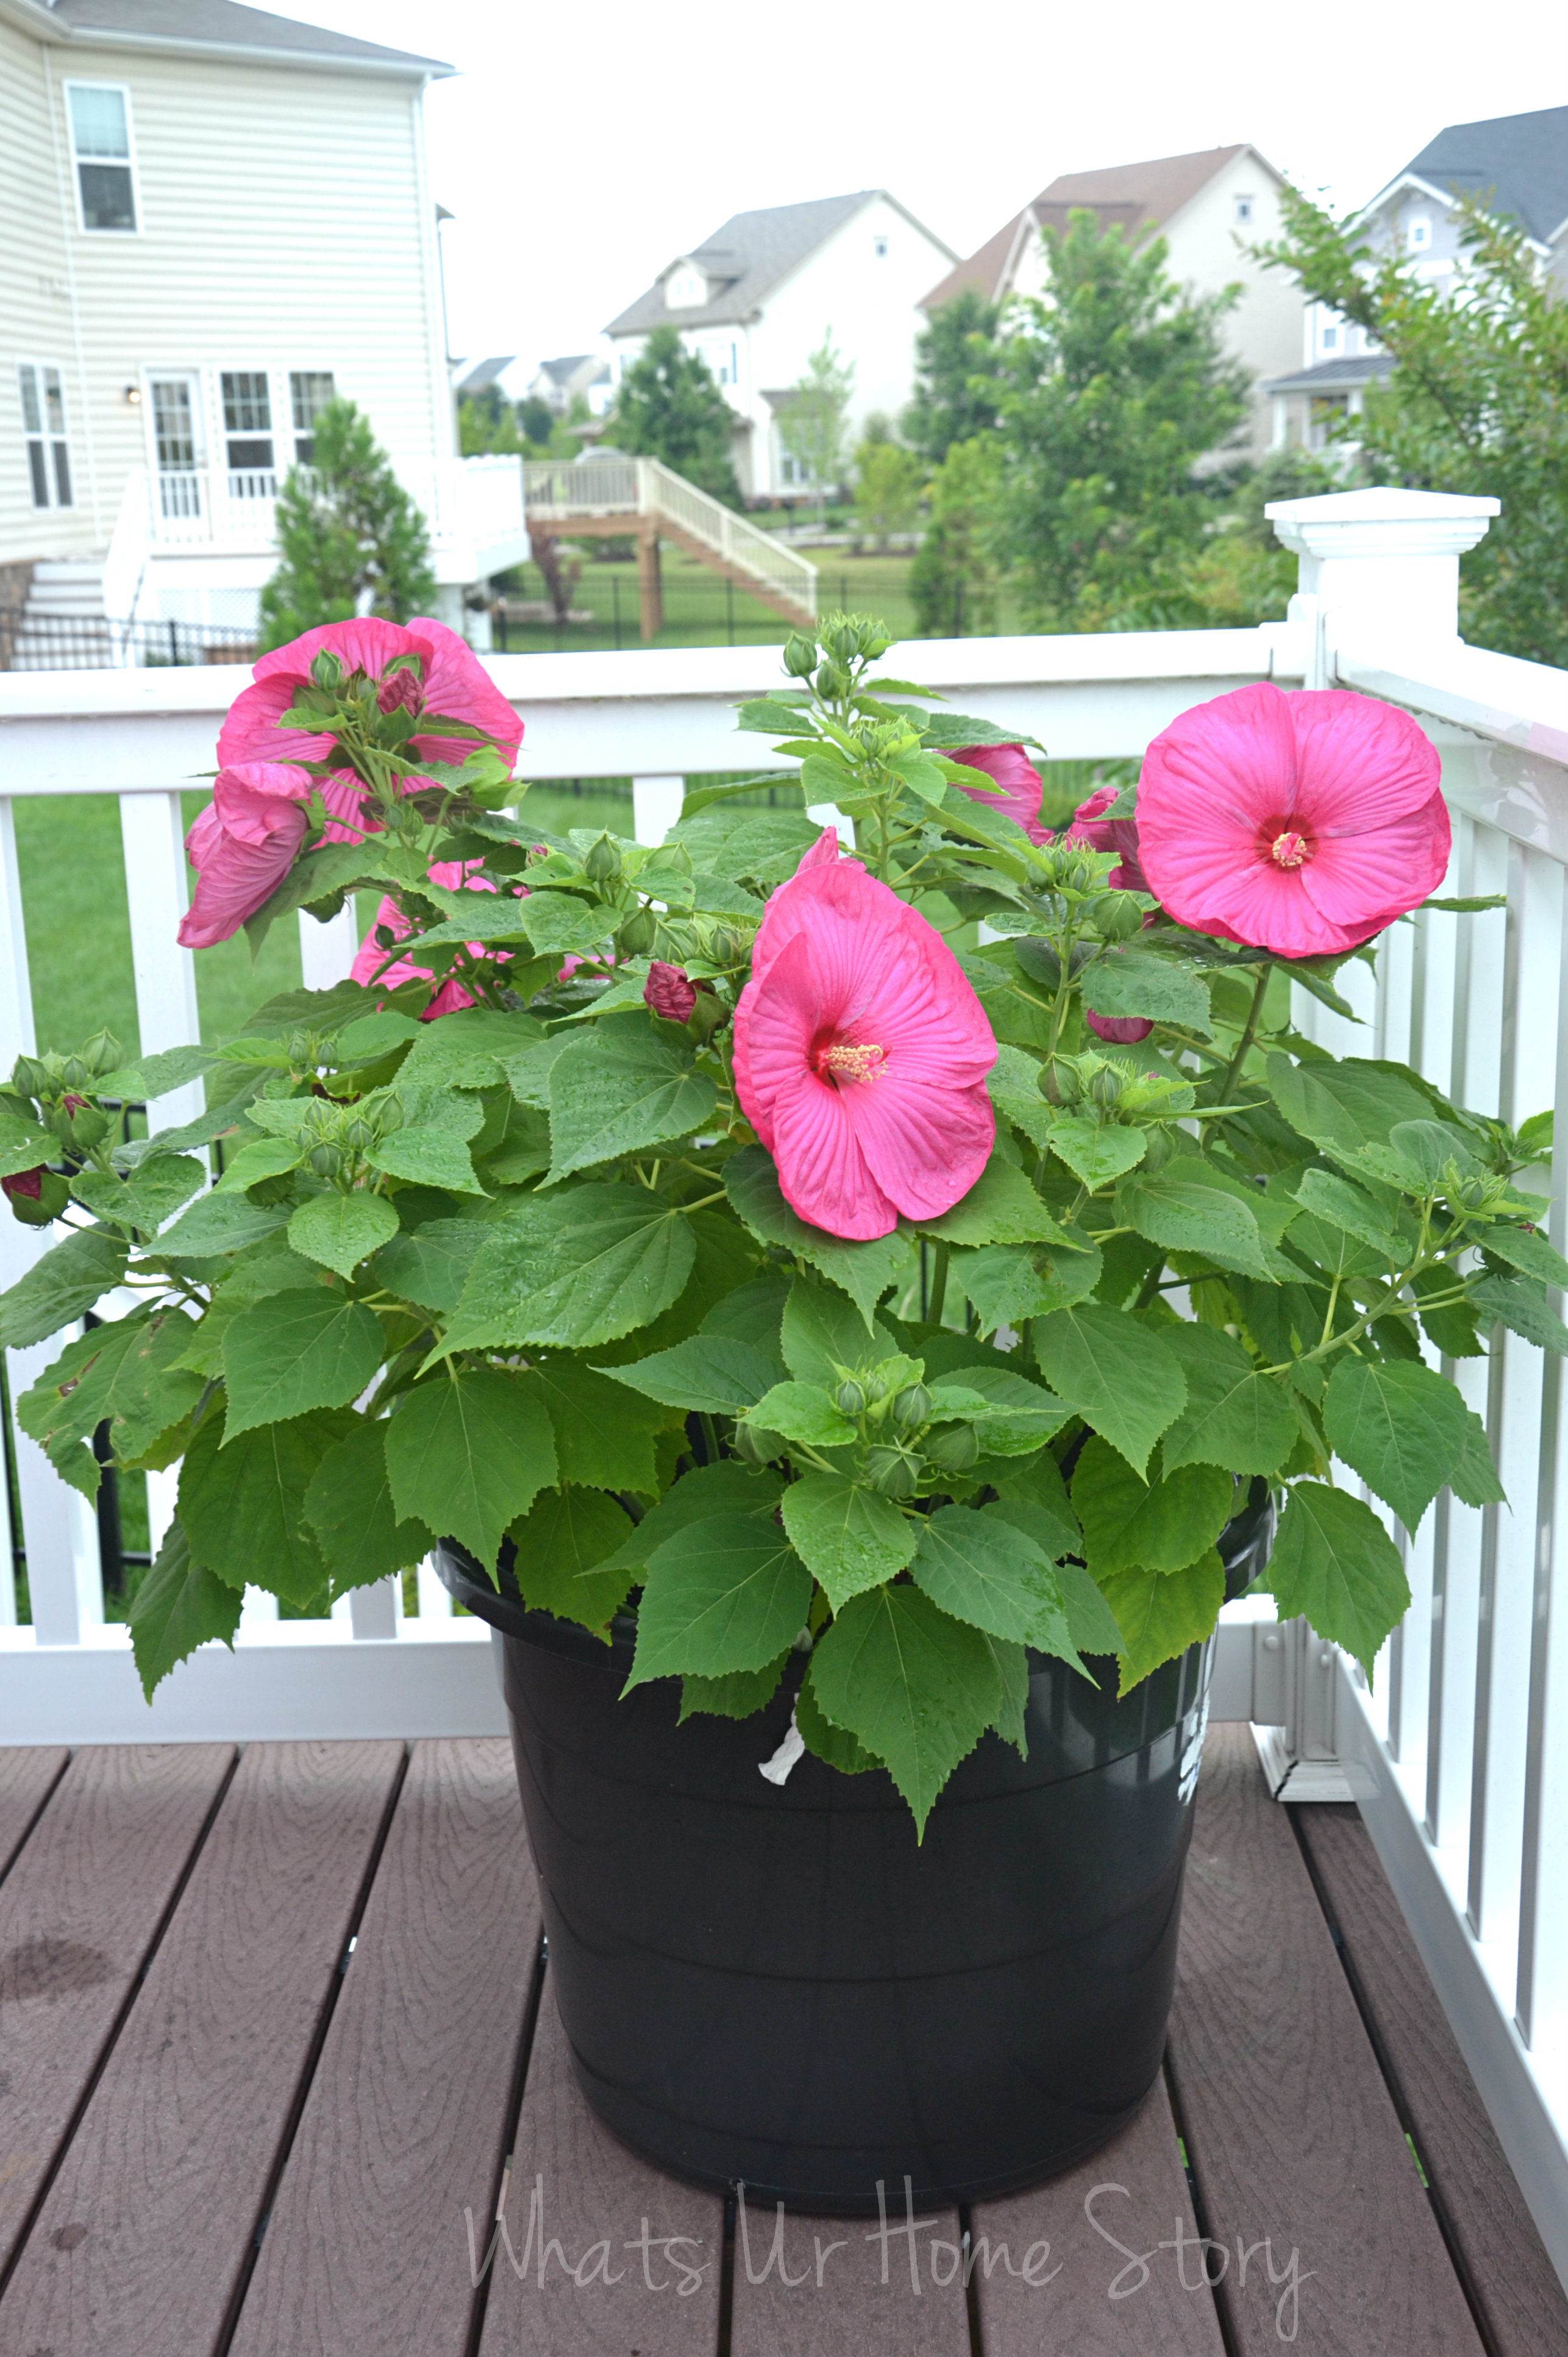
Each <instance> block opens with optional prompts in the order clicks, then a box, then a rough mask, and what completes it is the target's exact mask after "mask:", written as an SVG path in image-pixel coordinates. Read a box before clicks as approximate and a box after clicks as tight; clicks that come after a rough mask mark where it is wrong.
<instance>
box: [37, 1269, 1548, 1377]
mask: <svg viewBox="0 0 1568 2357" xmlns="http://www.w3.org/2000/svg"><path fill="white" fill-rule="evenodd" d="M59 1249H63V1247H59ZM24 1282H26V1280H25V1279H24ZM18 1289H19V1288H18ZM6 1298H7V1299H8V1298H9V1296H7V1297H6ZM1470 1299H1471V1302H1472V1303H1473V1305H1474V1307H1475V1308H1477V1310H1478V1311H1479V1312H1480V1314H1481V1316H1482V1317H1483V1318H1488V1319H1489V1318H1501V1320H1502V1322H1503V1324H1504V1325H1505V1326H1507V1327H1508V1328H1509V1329H1510V1330H1511V1331H1512V1332H1513V1333H1515V1334H1519V1335H1520V1336H1522V1337H1523V1339H1524V1340H1525V1341H1527V1342H1534V1343H1536V1344H1537V1345H1538V1346H1539V1347H1540V1348H1541V1350H1543V1351H1557V1352H1558V1353H1559V1355H1560V1356H1561V1355H1563V1354H1564V1353H1568V1326H1564V1324H1563V1320H1562V1318H1559V1317H1558V1315H1557V1313H1556V1311H1555V1310H1554V1309H1553V1308H1552V1304H1551V1302H1550V1301H1549V1300H1548V1299H1547V1297H1546V1287H1545V1286H1544V1285H1542V1284H1541V1282H1540V1280H1539V1279H1538V1278H1536V1277H1533V1276H1482V1277H1477V1279H1476V1280H1475V1281H1474V1283H1473V1284H1472V1285H1471V1286H1470ZM0 1314H3V1305H0ZM3 1339H4V1340H7V1341H8V1340H10V1337H9V1335H5V1336H4V1337H3Z"/></svg>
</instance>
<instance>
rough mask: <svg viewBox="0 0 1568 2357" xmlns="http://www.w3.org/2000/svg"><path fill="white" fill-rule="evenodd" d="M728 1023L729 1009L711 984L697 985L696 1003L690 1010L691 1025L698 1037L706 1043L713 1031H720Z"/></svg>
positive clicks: (701, 983)
mask: <svg viewBox="0 0 1568 2357" xmlns="http://www.w3.org/2000/svg"><path fill="white" fill-rule="evenodd" d="M728 1021H729V1008H728V1007H727V1006H725V1002H724V1000H723V999H722V998H721V997H720V996H719V995H718V993H717V991H716V990H715V989H714V986H713V984H712V983H711V982H700V983H699V984H698V985H697V1003H696V1005H695V1006H693V1009H692V1015H691V1023H692V1028H693V1030H694V1031H695V1032H696V1033H697V1035H698V1037H699V1038H700V1039H703V1040H704V1041H706V1040H709V1039H712V1038H713V1036H714V1032H715V1031H722V1030H723V1029H724V1028H725V1024H726V1023H727V1022H728Z"/></svg>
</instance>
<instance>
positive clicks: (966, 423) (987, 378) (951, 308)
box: [904, 286, 1002, 467]
mask: <svg viewBox="0 0 1568 2357" xmlns="http://www.w3.org/2000/svg"><path fill="white" fill-rule="evenodd" d="M1001 316H1002V315H1001V310H1000V307H999V306H998V305H996V304H995V303H988V302H987V301H986V299H985V297H984V296H983V295H982V294H981V293H980V292H979V291H978V290H977V289H976V288H975V287H972V286H966V287H964V288H963V289H962V290H961V292H960V293H959V294H957V295H955V296H953V298H952V301H951V302H950V303H944V304H943V305H942V307H941V308H940V310H939V311H935V312H933V313H932V315H931V320H930V325H929V327H927V328H924V329H923V330H922V331H921V333H920V336H919V338H918V340H917V342H916V345H915V397H914V399H913V400H912V401H911V403H910V404H909V406H908V409H907V410H906V411H905V413H904V432H905V435H906V436H907V437H908V441H909V444H910V447H911V448H913V449H915V450H918V452H919V454H920V457H922V458H924V459H925V461H926V463H927V465H928V466H930V467H940V465H941V463H942V460H943V459H944V458H945V457H947V455H948V452H949V451H950V449H951V448H952V446H953V444H954V443H955V442H969V441H972V439H973V438H974V436H976V435H977V434H984V433H987V432H988V431H989V430H990V428H991V427H992V426H993V425H995V423H996V415H997V408H998V383H997V378H998V365H999V364H998V361H997V354H996V340H995V339H996V329H997V323H998V321H999V320H1000V318H1001Z"/></svg>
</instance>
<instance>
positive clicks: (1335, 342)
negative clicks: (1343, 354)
mask: <svg viewBox="0 0 1568 2357" xmlns="http://www.w3.org/2000/svg"><path fill="white" fill-rule="evenodd" d="M1322 340H1323V349H1324V350H1325V351H1326V352H1337V350H1339V330H1338V328H1324V330H1323V339H1322Z"/></svg>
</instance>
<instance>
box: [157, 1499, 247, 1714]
mask: <svg viewBox="0 0 1568 2357" xmlns="http://www.w3.org/2000/svg"><path fill="white" fill-rule="evenodd" d="M244 1604H245V1599H244V1597H243V1595H242V1593H241V1591H240V1590H239V1589H238V1588H237V1587H230V1585H229V1584H228V1582H227V1581H226V1580H221V1579H218V1578H216V1577H214V1576H213V1574H212V1573H211V1572H209V1571H207V1570H205V1569H204V1568H203V1567H202V1566H201V1565H200V1564H199V1563H193V1562H192V1561H191V1558H190V1546H189V1544H188V1540H187V1538H186V1535H185V1533H184V1531H183V1530H182V1529H181V1528H180V1526H179V1523H177V1522H174V1523H170V1524H169V1526H168V1529H167V1531H166V1533H165V1534H164V1543H163V1544H162V1546H161V1547H160V1548H159V1549H158V1555H157V1560H156V1563H155V1564H154V1565H153V1567H152V1569H151V1570H150V1571H149V1572H148V1574H147V1576H146V1577H145V1579H144V1580H143V1582H142V1584H141V1586H140V1587H139V1588H138V1589H137V1590H136V1595H135V1599H134V1602H133V1604H132V1606H131V1612H130V1621H131V1652H132V1655H133V1658H134V1661H135V1664H136V1674H137V1676H138V1677H139V1678H140V1679H141V1681H142V1692H143V1693H144V1694H145V1696H146V1698H147V1700H148V1701H149V1702H151V1700H152V1698H153V1695H154V1691H155V1689H156V1687H157V1686H158V1685H159V1684H161V1683H162V1682H163V1680H164V1679H165V1678H166V1677H167V1675H168V1674H169V1672H170V1671H171V1670H172V1669H173V1668H174V1667H175V1665H176V1663H179V1662H183V1661H185V1660H186V1659H187V1657H188V1655H189V1654H191V1653H194V1652H195V1651H196V1649H197V1647H198V1646H199V1645H205V1644H206V1643H207V1642H208V1641H209V1639H210V1638H214V1637H217V1638H220V1639H221V1641H222V1642H223V1643H224V1644H225V1645H227V1646H228V1648H229V1650H230V1652H233V1650H234V1631H235V1630H236V1629H237V1628H238V1627H239V1625H240V1615H241V1613H242V1610H243V1609H244Z"/></svg>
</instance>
